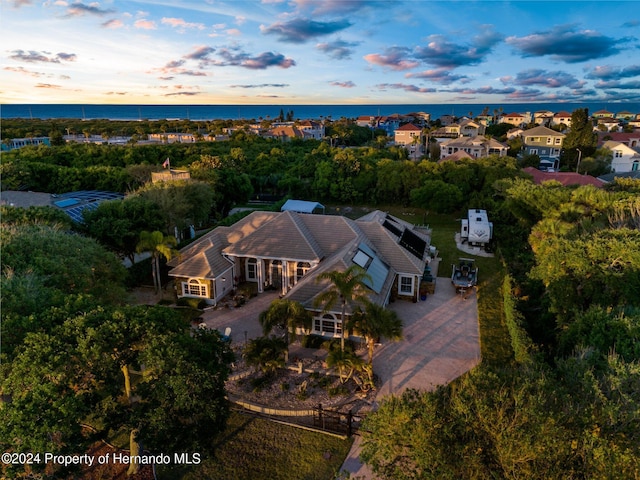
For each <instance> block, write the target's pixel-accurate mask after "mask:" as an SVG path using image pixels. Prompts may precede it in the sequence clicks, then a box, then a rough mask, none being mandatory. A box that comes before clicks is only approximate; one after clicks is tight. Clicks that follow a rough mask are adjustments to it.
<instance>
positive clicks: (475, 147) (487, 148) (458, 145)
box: [440, 136, 508, 159]
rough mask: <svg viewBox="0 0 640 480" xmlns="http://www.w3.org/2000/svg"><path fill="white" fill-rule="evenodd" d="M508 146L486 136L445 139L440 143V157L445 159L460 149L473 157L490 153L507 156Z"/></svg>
mask: <svg viewBox="0 0 640 480" xmlns="http://www.w3.org/2000/svg"><path fill="white" fill-rule="evenodd" d="M507 150H508V147H507V146H506V145H504V144H502V143H500V142H498V141H497V140H495V139H493V138H486V137H484V136H475V137H458V138H452V139H450V140H445V141H444V142H442V143H441V144H440V158H441V159H444V158H446V157H448V156H450V155H453V154H455V153H456V152H458V151H463V152H466V153H468V154H469V156H470V157H472V158H481V157H488V156H489V155H498V156H500V157H506V156H507Z"/></svg>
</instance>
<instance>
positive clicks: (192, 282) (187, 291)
mask: <svg viewBox="0 0 640 480" xmlns="http://www.w3.org/2000/svg"><path fill="white" fill-rule="evenodd" d="M192 288H193V289H197V290H198V291H199V293H194V292H193V291H192ZM182 296H183V297H198V298H209V285H208V284H207V283H206V282H201V281H200V280H199V279H197V278H190V279H189V280H188V281H186V282H182Z"/></svg>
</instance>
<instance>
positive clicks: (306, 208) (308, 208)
mask: <svg viewBox="0 0 640 480" xmlns="http://www.w3.org/2000/svg"><path fill="white" fill-rule="evenodd" d="M316 209H319V210H322V213H324V205H322V204H321V203H318V202H308V201H306V200H291V199H289V200H287V201H286V202H285V203H284V205H282V208H281V209H280V211H281V212H297V213H313V212H314V211H315V210H316Z"/></svg>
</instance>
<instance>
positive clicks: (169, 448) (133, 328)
mask: <svg viewBox="0 0 640 480" xmlns="http://www.w3.org/2000/svg"><path fill="white" fill-rule="evenodd" d="M232 360H233V353H232V352H231V350H230V348H229V345H228V343H226V342H224V341H223V340H222V337H221V335H220V334H219V333H218V332H217V331H215V330H206V329H205V330H202V329H201V330H198V331H195V332H194V331H191V329H190V328H189V325H188V324H186V323H185V322H184V321H182V319H181V318H180V316H179V315H178V314H177V312H175V311H172V310H171V309H167V308H165V307H147V306H144V307H122V308H116V309H105V308H101V307H100V308H96V309H93V310H88V311H85V312H83V313H81V314H77V313H76V314H75V315H72V316H68V317H67V319H66V320H65V322H64V323H63V324H61V325H58V326H57V327H56V328H55V329H54V330H52V331H51V333H50V334H46V333H31V334H29V335H28V336H27V338H26V340H25V342H24V344H23V345H22V346H21V347H20V349H19V352H18V355H17V356H16V357H15V358H14V359H13V360H12V362H11V363H10V364H6V365H3V373H4V374H3V377H2V384H1V385H0V386H1V388H2V391H3V394H5V395H7V398H8V399H9V400H8V401H7V402H5V403H4V404H3V408H2V409H0V416H1V417H2V421H0V445H1V446H2V447H3V448H4V450H5V451H21V452H25V451H48V452H52V453H63V452H75V453H77V452H82V451H84V449H85V448H86V446H87V445H86V444H87V442H90V441H94V440H95V438H106V437H107V435H109V434H110V431H111V432H127V433H129V432H132V431H134V430H136V431H138V433H139V441H140V442H142V443H144V445H145V446H146V447H147V448H149V449H151V450H152V451H162V452H166V453H169V454H171V453H173V452H184V451H189V450H196V451H206V449H207V447H208V446H209V445H210V444H211V439H212V437H215V435H216V433H218V432H220V431H222V429H223V426H224V423H225V421H226V418H227V414H228V406H227V401H226V399H225V392H224V384H225V381H226V379H227V377H228V375H229V372H230V363H231V361H232ZM123 366H126V367H127V369H129V370H130V373H131V375H134V376H135V379H136V381H135V382H134V381H131V382H130V385H129V386H128V387H127V386H126V376H124V377H123V375H122V373H123ZM134 368H135V372H134V371H133V369H134ZM126 388H130V389H131V391H130V392H126ZM125 392H126V393H127V394H125V395H123V393H125ZM83 422H84V423H87V422H88V423H89V424H90V425H93V426H94V427H95V428H96V429H97V432H96V434H95V436H94V438H93V439H88V438H87V437H86V436H83V435H80V429H81V423H83Z"/></svg>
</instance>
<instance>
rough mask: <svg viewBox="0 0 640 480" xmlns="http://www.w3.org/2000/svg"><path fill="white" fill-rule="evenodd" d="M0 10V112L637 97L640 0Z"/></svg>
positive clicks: (28, 5)
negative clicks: (64, 106) (11, 108)
mask: <svg viewBox="0 0 640 480" xmlns="http://www.w3.org/2000/svg"><path fill="white" fill-rule="evenodd" d="M0 1H1V2H2V3H1V5H2V11H1V12H0V13H1V20H0V39H1V41H0V68H1V70H0V102H1V103H145V104H176V103H189V104H202V103H208V104H273V103H277V104H325V103H326V104H334V103H377V104H383V103H408V104H410V103H436V104H437V103H467V102H468V103H507V102H515V103H524V102H529V101H531V102H554V101H610V102H615V101H625V100H626V101H630V102H638V101H640V8H638V7H639V4H638V2H636V1H607V0H600V1H598V2H587V1H568V2H559V1H540V2H530V1H517V0H512V1H510V2H500V1H489V0H481V1H480V0H479V1H471V0H467V1H461V2H458V1H453V0H450V1H446V2H443V1H426V0H423V1H416V0H407V1H394V0H326V1H312V0H255V1H244V0H228V1H220V0H160V1H146V0H140V1H120V0H117V1H116V0H111V1H110V0H102V1H100V2H89V1H77V2H73V1H64V0H0Z"/></svg>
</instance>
